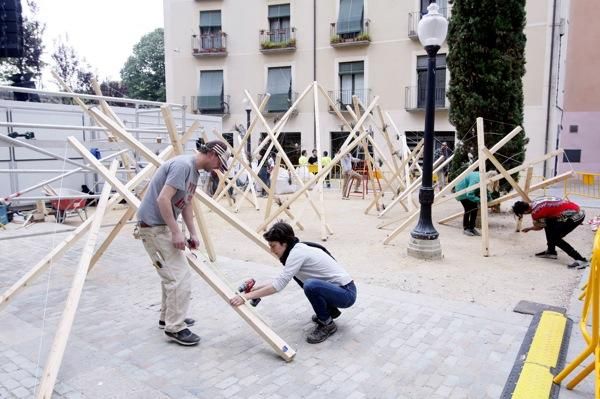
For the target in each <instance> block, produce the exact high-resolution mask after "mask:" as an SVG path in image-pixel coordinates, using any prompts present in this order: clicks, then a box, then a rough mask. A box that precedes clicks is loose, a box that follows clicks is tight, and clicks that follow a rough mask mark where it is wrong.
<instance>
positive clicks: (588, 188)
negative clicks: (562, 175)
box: [564, 172, 600, 199]
mask: <svg viewBox="0 0 600 399" xmlns="http://www.w3.org/2000/svg"><path fill="white" fill-rule="evenodd" d="M564 188H565V189H564V197H565V198H569V195H579V196H581V197H588V198H596V199H600V173H588V172H575V177H573V178H571V179H567V180H565V183H564Z"/></svg>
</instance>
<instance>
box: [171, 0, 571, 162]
mask: <svg viewBox="0 0 600 399" xmlns="http://www.w3.org/2000/svg"><path fill="white" fill-rule="evenodd" d="M556 3H557V1H556V0H537V1H535V2H534V1H528V2H527V26H526V35H527V46H526V61H527V73H526V76H525V78H524V82H523V84H524V96H525V98H524V101H525V120H524V128H525V131H526V133H527V135H528V137H529V139H530V141H529V145H528V148H527V158H528V159H532V158H535V157H539V156H540V155H542V154H544V152H545V151H546V150H547V149H548V147H550V149H552V146H551V145H549V144H550V143H554V142H555V141H556V135H557V134H558V132H557V131H556V130H555V129H549V128H548V126H553V124H554V123H555V121H554V120H553V118H556V117H555V116H554V112H555V109H556V107H555V106H552V107H549V106H548V101H555V99H553V98H552V96H549V95H548V91H549V89H550V86H549V82H551V81H552V79H550V78H549V76H554V75H552V74H553V73H554V74H556V68H551V66H552V65H553V60H551V58H552V55H553V53H554V52H553V51H552V46H553V45H554V46H556V43H555V41H553V40H552V38H553V36H552V35H553V34H556V32H555V30H554V29H553V26H554V24H553V18H554V19H558V18H560V15H557V13H556V12H554V10H555V9H556V8H557V5H556ZM428 4H429V1H428V0H403V1H398V0H326V1H323V0H321V1H316V0H313V1H309V0H302V1H300V0H165V1H164V15H165V62H166V80H167V99H168V101H173V102H180V103H185V104H187V105H188V106H189V107H190V108H191V109H192V110H193V111H194V112H199V113H206V114H215V115H222V116H223V129H224V131H225V132H231V131H234V130H235V129H236V126H237V130H243V129H240V127H243V126H245V125H246V119H247V113H246V108H247V104H244V102H243V98H244V95H243V93H244V90H248V91H249V92H250V93H251V94H252V96H253V99H254V100H255V101H256V102H257V103H258V102H259V101H260V99H261V98H262V96H263V95H264V94H265V93H270V94H271V98H270V101H269V103H268V104H267V106H266V110H265V112H264V115H265V116H266V118H267V121H268V122H269V123H270V124H274V121H277V120H278V118H281V116H282V114H283V112H285V110H286V109H287V108H288V107H289V106H290V104H291V103H292V102H293V101H294V100H295V98H296V96H297V95H298V93H300V92H302V91H303V90H304V89H305V88H306V87H307V86H308V85H309V84H311V82H313V81H315V80H316V81H318V82H319V83H320V84H321V85H322V86H323V87H324V88H326V90H327V91H328V92H329V94H330V96H331V97H332V98H333V100H334V101H335V103H336V104H337V106H338V107H339V108H340V109H341V110H345V105H346V104H349V103H351V98H352V95H353V94H354V95H357V96H358V97H359V98H361V99H362V100H363V101H364V102H365V103H368V102H370V100H371V99H373V98H374V96H379V104H380V105H381V107H382V109H383V110H384V111H386V112H388V113H389V114H390V116H391V117H392V119H393V120H394V123H395V125H396V126H397V127H398V129H399V130H400V133H401V134H405V135H406V137H407V141H408V144H409V145H411V144H413V143H416V142H417V141H418V139H419V138H420V136H422V131H423V128H424V114H425V113H424V104H425V84H426V81H425V75H426V68H427V63H426V53H425V50H424V49H423V47H422V46H421V44H420V42H419V40H418V37H417V24H418V22H419V20H420V17H421V15H423V14H424V13H426V12H427V5H428ZM438 6H439V7H440V12H441V13H443V14H444V15H446V16H449V17H451V13H452V6H451V4H448V2H447V0H439V1H438ZM558 14H560V13H558ZM447 52H448V49H447V46H446V45H444V46H443V47H442V49H441V50H440V51H439V53H438V57H437V68H438V70H437V74H436V79H437V88H436V101H435V103H436V120H435V130H436V139H437V141H436V145H439V144H440V143H441V142H442V141H448V142H449V143H450V145H453V142H454V136H455V129H454V127H453V126H452V125H451V124H450V123H449V121H448V100H447V98H446V96H445V92H446V87H447V85H448V82H449V75H448V73H447V70H446V63H445V60H446V54H447ZM555 63H556V62H554V64H555ZM319 109H320V113H319V121H320V131H319V132H316V131H315V122H314V113H313V102H312V99H310V98H309V99H305V100H304V101H303V102H302V103H301V104H300V106H299V107H298V112H297V113H295V114H294V115H293V116H292V117H291V118H290V119H289V121H288V122H287V124H286V125H285V128H284V131H283V133H284V139H283V144H284V148H285V150H286V152H288V155H289V156H290V158H291V159H292V161H294V160H295V159H297V158H298V155H299V153H300V150H301V149H306V150H307V151H308V152H309V153H310V151H311V150H312V149H313V148H315V143H316V136H317V135H319V137H320V141H321V145H322V149H323V150H327V151H329V152H330V153H332V152H333V153H334V152H335V151H336V149H337V148H338V147H339V145H340V144H341V143H342V142H343V140H344V138H345V137H347V134H348V131H347V129H344V127H343V126H342V125H341V123H340V121H339V119H338V118H337V117H336V115H335V114H334V113H333V112H332V110H331V109H330V107H329V105H328V104H327V103H326V102H325V101H324V99H320V103H319ZM344 115H345V116H346V117H347V118H349V115H348V113H347V112H344ZM551 119H552V121H551V122H549V121H550V120H551ZM366 126H367V127H369V125H368V124H367V125H366ZM261 132H264V128H259V129H257V130H255V131H254V134H253V137H252V146H253V148H254V146H256V145H257V143H258V141H259V137H260V134H257V133H261ZM547 132H548V133H547ZM376 138H377V139H378V140H381V144H382V145H384V143H383V138H381V137H378V136H376ZM551 166H552V165H549V167H548V169H547V170H546V174H550V173H553V170H550V169H551ZM542 173H543V171H542V170H541V167H540V168H539V170H536V174H542Z"/></svg>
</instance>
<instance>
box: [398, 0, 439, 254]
mask: <svg viewBox="0 0 600 399" xmlns="http://www.w3.org/2000/svg"><path fill="white" fill-rule="evenodd" d="M438 9H439V8H438V5H437V4H436V3H435V2H431V3H430V4H429V7H427V14H425V15H424V16H423V18H421V21H419V27H418V35H419V41H420V42H421V44H422V45H423V47H424V48H425V51H427V56H428V62H427V91H426V97H425V143H424V145H423V176H422V181H421V189H420V191H419V203H420V205H421V210H420V214H419V222H418V223H417V226H416V227H415V228H414V229H413V231H411V232H410V241H409V245H408V254H409V255H411V256H414V257H417V258H422V259H439V258H441V257H442V247H441V245H440V241H439V233H438V232H437V231H436V229H435V227H433V223H432V221H431V205H432V204H433V199H434V193H433V187H432V175H433V132H434V121H435V56H436V54H437V52H438V50H439V49H440V47H441V45H442V43H444V40H445V39H446V33H447V32H448V21H447V20H446V18H444V17H443V16H442V15H441V14H440V13H439V12H438Z"/></svg>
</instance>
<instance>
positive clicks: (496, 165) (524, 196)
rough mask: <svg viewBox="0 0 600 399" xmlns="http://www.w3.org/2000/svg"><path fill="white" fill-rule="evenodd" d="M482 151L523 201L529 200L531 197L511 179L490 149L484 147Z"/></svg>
mask: <svg viewBox="0 0 600 399" xmlns="http://www.w3.org/2000/svg"><path fill="white" fill-rule="evenodd" d="M482 151H483V153H484V154H485V155H486V157H487V159H489V160H490V161H491V162H492V163H493V164H494V166H495V167H496V169H497V170H498V172H500V174H501V175H502V176H503V177H504V178H505V179H506V181H507V182H508V184H510V185H511V186H512V188H514V189H515V191H517V192H518V193H519V195H520V196H521V198H523V201H527V202H531V199H530V198H529V196H528V195H527V194H526V192H525V191H523V190H522V189H521V187H519V185H518V184H517V182H516V181H515V179H513V178H512V176H511V175H510V174H508V173H507V172H506V169H504V167H503V166H502V164H501V163H500V162H499V161H498V160H497V159H496V157H495V156H494V155H493V154H492V153H491V152H490V150H488V149H487V148H485V147H484V148H483V149H482Z"/></svg>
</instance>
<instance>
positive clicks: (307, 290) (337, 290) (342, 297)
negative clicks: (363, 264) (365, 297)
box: [304, 278, 356, 322]
mask: <svg viewBox="0 0 600 399" xmlns="http://www.w3.org/2000/svg"><path fill="white" fill-rule="evenodd" d="M304 295H306V297H307V298H308V300H309V301H310V304H311V305H312V307H313V309H314V311H315V314H316V315H317V317H318V318H319V320H321V321H323V322H326V321H328V320H329V318H330V317H331V315H330V313H329V310H328V308H331V307H334V308H349V307H350V306H352V305H354V302H355V301H356V286H355V285H354V282H353V281H352V282H350V283H349V284H346V285H344V286H342V287H340V286H339V285H335V284H332V283H329V282H327V281H323V280H318V279H314V278H311V279H308V280H306V281H305V282H304Z"/></svg>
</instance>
